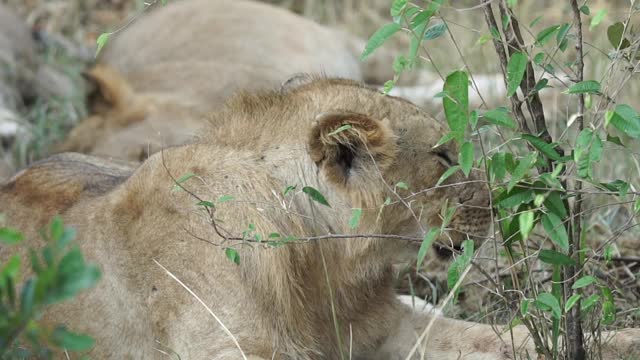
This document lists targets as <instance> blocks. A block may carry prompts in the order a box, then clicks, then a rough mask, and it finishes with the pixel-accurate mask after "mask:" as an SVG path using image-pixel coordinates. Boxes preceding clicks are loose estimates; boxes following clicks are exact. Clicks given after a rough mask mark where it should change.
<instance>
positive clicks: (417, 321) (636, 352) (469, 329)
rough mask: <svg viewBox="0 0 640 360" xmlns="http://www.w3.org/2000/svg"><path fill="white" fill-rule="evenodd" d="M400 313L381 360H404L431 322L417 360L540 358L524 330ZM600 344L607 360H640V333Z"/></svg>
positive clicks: (615, 334)
mask: <svg viewBox="0 0 640 360" xmlns="http://www.w3.org/2000/svg"><path fill="white" fill-rule="evenodd" d="M398 313H399V314H398V318H399V319H402V320H400V321H399V322H398V326H397V328H396V329H395V330H394V331H392V333H391V334H392V335H390V336H389V338H388V339H387V341H386V342H385V343H384V345H383V346H382V348H381V349H380V351H378V354H379V356H378V359H405V358H406V356H407V355H408V354H409V352H410V351H411V349H412V348H413V347H414V345H415V344H416V342H417V339H418V338H419V337H420V335H422V333H423V332H424V330H425V329H426V328H427V327H428V326H429V324H430V323H431V322H432V321H433V325H431V328H430V331H429V332H428V335H427V336H426V341H423V342H422V344H421V346H418V348H417V351H416V352H415V355H414V357H413V358H415V359H421V358H422V357H421V353H422V352H425V354H426V355H425V357H424V359H442V360H449V359H452V360H453V359H456V360H457V359H461V358H462V359H466V360H468V359H471V360H484V359H487V360H488V359H492V360H500V359H520V358H523V359H527V358H528V357H527V354H529V357H530V358H532V359H535V358H537V356H536V352H535V346H534V344H533V341H532V340H531V337H530V334H529V331H528V330H527V329H526V328H525V327H523V326H516V327H514V328H513V330H512V332H509V331H506V330H505V327H504V326H496V327H493V326H490V325H485V324H478V323H471V322H466V321H461V320H454V319H447V318H445V317H442V316H441V315H433V314H429V313H425V312H415V311H411V310H410V309H409V310H407V309H406V308H405V309H401V308H399V309H398ZM601 344H602V346H601V348H600V350H599V351H600V353H601V354H602V358H603V359H605V360H614V359H640V329H624V330H619V331H612V332H604V333H603V334H602V338H601ZM514 352H515V353H516V356H514Z"/></svg>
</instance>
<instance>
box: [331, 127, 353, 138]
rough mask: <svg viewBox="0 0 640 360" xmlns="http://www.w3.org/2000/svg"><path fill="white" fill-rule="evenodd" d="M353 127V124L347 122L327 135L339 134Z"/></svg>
mask: <svg viewBox="0 0 640 360" xmlns="http://www.w3.org/2000/svg"><path fill="white" fill-rule="evenodd" d="M351 128H352V126H351V125H349V124H345V125H342V126H340V127H339V128H337V129H335V130H333V131H332V132H330V133H328V134H327V136H332V135H336V134H339V133H341V132H343V131H347V130H349V129H351Z"/></svg>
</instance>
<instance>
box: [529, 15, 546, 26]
mask: <svg viewBox="0 0 640 360" xmlns="http://www.w3.org/2000/svg"><path fill="white" fill-rule="evenodd" d="M542 18H543V16H542V15H540V16H538V17H537V18H535V19H533V21H531V23H530V24H529V27H534V26H536V25H537V24H538V23H539V22H540V20H542Z"/></svg>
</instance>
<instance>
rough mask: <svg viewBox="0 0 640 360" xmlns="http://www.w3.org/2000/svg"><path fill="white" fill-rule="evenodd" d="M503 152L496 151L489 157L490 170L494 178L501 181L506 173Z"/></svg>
mask: <svg viewBox="0 0 640 360" xmlns="http://www.w3.org/2000/svg"><path fill="white" fill-rule="evenodd" d="M506 166H507V165H506V160H505V154H504V153H503V152H499V153H496V154H495V155H493V156H492V157H491V168H490V169H491V172H493V175H494V176H495V177H496V180H498V181H502V180H503V179H504V177H505V175H506V174H507V167H506Z"/></svg>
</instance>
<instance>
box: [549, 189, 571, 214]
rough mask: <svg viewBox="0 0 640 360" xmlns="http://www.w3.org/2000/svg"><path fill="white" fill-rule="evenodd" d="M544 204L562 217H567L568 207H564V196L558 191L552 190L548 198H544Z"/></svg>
mask: <svg viewBox="0 0 640 360" xmlns="http://www.w3.org/2000/svg"><path fill="white" fill-rule="evenodd" d="M544 206H545V207H546V208H547V209H548V210H549V211H551V212H552V213H554V214H556V215H558V217H560V218H561V219H564V218H566V217H567V209H566V208H565V207H564V202H563V201H562V196H561V195H560V192H558V191H552V192H550V193H549V194H548V195H547V198H546V199H545V200H544Z"/></svg>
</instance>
